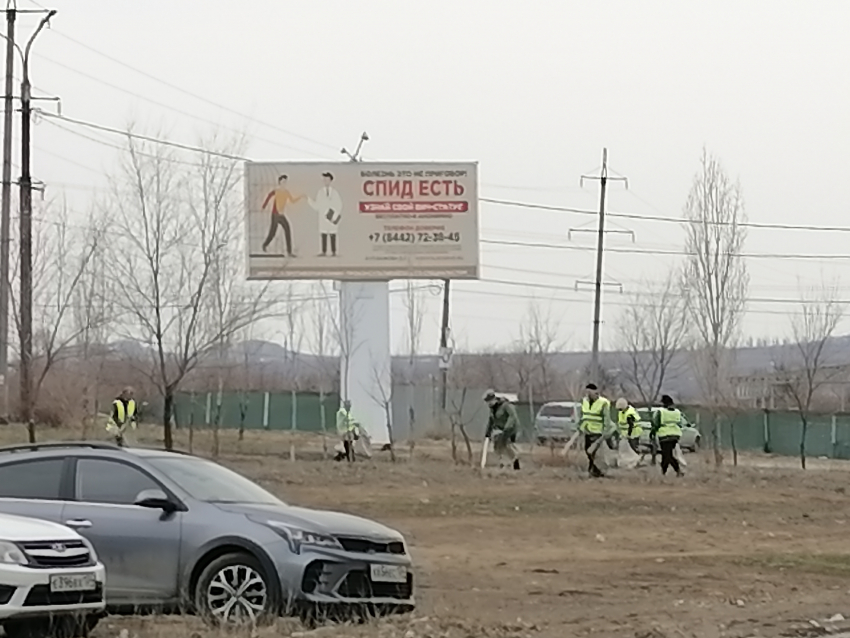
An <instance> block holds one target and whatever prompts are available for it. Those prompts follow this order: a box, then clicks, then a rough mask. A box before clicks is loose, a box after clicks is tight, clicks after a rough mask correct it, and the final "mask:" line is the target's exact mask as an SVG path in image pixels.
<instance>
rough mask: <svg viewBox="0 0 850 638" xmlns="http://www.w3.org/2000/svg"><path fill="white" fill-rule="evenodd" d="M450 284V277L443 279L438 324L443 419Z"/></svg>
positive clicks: (446, 377)
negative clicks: (441, 307) (441, 310)
mask: <svg viewBox="0 0 850 638" xmlns="http://www.w3.org/2000/svg"><path fill="white" fill-rule="evenodd" d="M450 284H451V279H444V280H443V320H442V322H441V326H440V360H441V365H440V406H441V409H442V417H443V419H445V417H446V395H447V392H448V389H447V387H448V377H449V366H448V364H445V365H443V364H442V360H443V358H446V357H448V358H449V359H450V354H449V290H450V289H449V287H450Z"/></svg>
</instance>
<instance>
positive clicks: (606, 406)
mask: <svg viewBox="0 0 850 638" xmlns="http://www.w3.org/2000/svg"><path fill="white" fill-rule="evenodd" d="M585 390H586V391H587V394H586V396H585V397H584V399H582V402H581V422H580V425H579V429H580V430H581V431H582V432H583V433H584V453H585V454H586V455H587V462H588V466H587V471H588V472H589V473H590V476H591V477H592V478H600V477H603V476H605V473H604V472H603V471H602V470H600V469H599V467H598V466H597V465H596V453H597V452H598V451H599V447H600V446H601V445H602V443H604V441H605V440H606V439H609V438H610V437H611V435H613V434H615V433H616V432H617V428H616V426H615V425H614V424H613V423H612V421H611V402H610V401H609V400H608V399H606V398H605V397H603V396H601V395H600V394H599V388H597V387H596V384H595V383H588V384H587V387H586V388H585ZM612 426H613V427H612Z"/></svg>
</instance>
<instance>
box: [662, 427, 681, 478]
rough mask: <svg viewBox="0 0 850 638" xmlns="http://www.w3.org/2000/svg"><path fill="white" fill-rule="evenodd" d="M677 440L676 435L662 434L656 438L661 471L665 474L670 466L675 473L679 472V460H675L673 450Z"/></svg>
mask: <svg viewBox="0 0 850 638" xmlns="http://www.w3.org/2000/svg"><path fill="white" fill-rule="evenodd" d="M678 442H679V437H678V436H662V437H661V438H660V439H658V445H659V446H660V447H661V473H662V474H667V468H668V467H672V468H673V471H674V472H676V474H681V473H682V470H681V469H680V468H679V461H677V460H676V456H675V455H674V452H675V451H676V444H677V443H678Z"/></svg>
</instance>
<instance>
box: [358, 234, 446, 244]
mask: <svg viewBox="0 0 850 638" xmlns="http://www.w3.org/2000/svg"><path fill="white" fill-rule="evenodd" d="M369 239H370V240H371V241H372V242H373V243H382V244H440V243H444V242H451V243H457V242H459V241H460V233H372V234H371V235H369Z"/></svg>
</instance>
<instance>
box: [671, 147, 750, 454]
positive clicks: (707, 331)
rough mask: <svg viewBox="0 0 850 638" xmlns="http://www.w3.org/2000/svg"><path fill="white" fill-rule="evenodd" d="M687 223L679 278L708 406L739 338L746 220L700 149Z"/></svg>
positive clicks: (735, 188)
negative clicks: (698, 352) (697, 344)
mask: <svg viewBox="0 0 850 638" xmlns="http://www.w3.org/2000/svg"><path fill="white" fill-rule="evenodd" d="M684 217H685V222H686V229H685V230H686V240H685V251H686V253H687V255H688V256H687V260H686V264H685V270H684V275H683V281H684V286H685V288H686V289H687V291H688V297H689V300H690V303H689V306H690V316H691V320H692V321H693V325H694V326H695V327H696V332H697V335H698V337H699V341H700V346H701V350H702V353H701V354H702V357H701V362H702V366H701V376H702V377H703V380H704V383H705V386H706V387H705V390H706V398H707V399H708V401H709V403H710V404H712V405H713V406H715V408H717V407H718V406H719V404H720V403H721V402H722V396H721V395H722V392H721V383H722V371H723V364H724V356H725V355H727V353H728V348H729V347H731V346H732V345H734V342H735V339H736V338H737V337H738V334H739V328H740V322H741V318H742V317H743V314H744V310H745V307H746V294H747V287H748V284H749V276H748V273H747V265H746V262H745V261H744V258H743V256H742V255H741V251H742V249H743V246H744V241H745V239H746V228H745V227H744V226H742V223H743V222H745V221H746V213H745V212H744V200H743V196H742V194H741V186H740V184H739V183H737V182H732V180H731V179H730V178H729V176H728V175H727V174H726V172H725V170H724V169H723V167H722V166H721V165H720V162H719V160H718V159H717V158H715V157H714V156H710V155H709V154H708V152H707V151H706V150H705V149H703V153H702V157H701V160H700V170H699V172H698V173H697V174H696V176H695V177H694V182H693V185H692V186H691V190H690V193H689V194H688V199H687V202H686V203H685V207H684ZM713 439H714V459H715V463H716V464H718V465H720V464H722V462H723V454H722V452H721V445H720V421H719V418H718V416H717V413H716V411H715V418H714V436H713Z"/></svg>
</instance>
